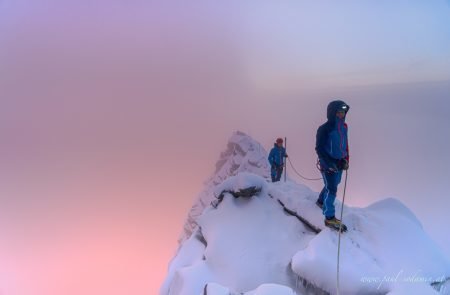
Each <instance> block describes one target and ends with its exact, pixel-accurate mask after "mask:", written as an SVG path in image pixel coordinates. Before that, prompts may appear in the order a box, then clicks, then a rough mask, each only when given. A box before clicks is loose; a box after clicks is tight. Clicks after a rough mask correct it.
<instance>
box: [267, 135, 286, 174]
mask: <svg viewBox="0 0 450 295" xmlns="http://www.w3.org/2000/svg"><path fill="white" fill-rule="evenodd" d="M284 158H287V154H286V149H285V148H284V147H283V139H282V138H277V141H276V142H275V144H274V145H273V148H272V150H271V151H270V153H269V163H270V175H271V176H272V182H277V181H280V179H281V174H282V173H283V166H284Z"/></svg>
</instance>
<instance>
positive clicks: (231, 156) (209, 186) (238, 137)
mask: <svg viewBox="0 0 450 295" xmlns="http://www.w3.org/2000/svg"><path fill="white" fill-rule="evenodd" d="M267 157H268V154H267V152H266V150H265V149H264V147H263V146H262V145H261V144H260V143H258V142H257V141H255V140H254V139H252V138H251V137H250V136H248V135H247V134H245V133H243V132H240V131H237V132H235V133H234V134H233V135H232V136H231V137H230V139H229V140H228V144H227V147H226V149H225V151H223V152H222V153H221V154H220V158H219V160H218V161H217V163H216V171H215V172H214V174H213V175H212V176H211V177H210V178H209V179H208V180H207V181H206V182H205V188H204V190H203V191H202V192H201V193H200V194H199V196H198V197H197V201H196V203H195V204H194V205H193V206H192V208H191V210H190V212H189V213H188V217H187V220H186V222H185V225H184V230H183V232H182V234H181V237H180V239H179V242H180V244H181V243H182V242H183V241H185V240H186V239H188V238H189V237H190V236H191V234H192V233H193V232H194V231H195V229H196V228H197V223H196V220H197V218H198V217H199V216H200V215H201V214H202V212H203V210H204V209H205V208H206V207H207V206H209V205H210V203H211V201H213V200H214V190H215V188H216V186H217V185H219V184H221V183H222V182H223V181H224V180H226V179H227V178H229V177H230V176H234V175H236V174H238V173H240V172H252V173H254V174H256V175H260V176H262V177H264V178H267V179H269V178H270V171H269V169H270V167H269V163H268V161H267Z"/></svg>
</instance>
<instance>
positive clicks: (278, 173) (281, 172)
mask: <svg viewBox="0 0 450 295" xmlns="http://www.w3.org/2000/svg"><path fill="white" fill-rule="evenodd" d="M282 174H283V166H281V167H279V168H278V169H277V181H280V180H281V175H282Z"/></svg>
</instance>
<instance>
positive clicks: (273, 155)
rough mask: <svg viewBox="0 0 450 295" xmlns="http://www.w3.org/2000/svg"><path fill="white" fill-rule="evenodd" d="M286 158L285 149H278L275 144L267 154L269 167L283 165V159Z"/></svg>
mask: <svg viewBox="0 0 450 295" xmlns="http://www.w3.org/2000/svg"><path fill="white" fill-rule="evenodd" d="M285 156H286V149H285V148H284V147H279V146H278V145H277V144H276V143H275V144H274V145H273V148H272V150H270V153H269V163H270V166H282V165H283V164H284V157H285Z"/></svg>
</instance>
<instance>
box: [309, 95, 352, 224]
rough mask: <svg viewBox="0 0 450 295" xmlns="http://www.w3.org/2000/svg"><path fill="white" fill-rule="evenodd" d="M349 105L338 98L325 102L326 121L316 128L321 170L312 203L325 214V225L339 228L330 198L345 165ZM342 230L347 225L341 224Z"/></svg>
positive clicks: (339, 180)
mask: <svg viewBox="0 0 450 295" xmlns="http://www.w3.org/2000/svg"><path fill="white" fill-rule="evenodd" d="M349 109H350V106H349V105H347V104H346V103H345V102H343V101H341V100H335V101H332V102H330V103H329V104H328V107H327V118H328V120H327V122H326V123H324V124H323V125H321V126H320V127H319V128H318V130H317V136H316V152H317V155H318V157H319V168H320V172H321V173H322V177H323V181H324V188H323V189H322V191H321V192H320V194H319V199H318V200H317V202H316V204H317V206H319V207H320V208H321V209H322V212H323V215H324V216H325V221H324V222H325V225H326V226H328V227H330V228H332V229H335V230H339V227H340V224H341V221H340V220H339V219H337V218H336V217H335V208H334V201H335V199H336V193H337V189H338V185H339V183H340V182H341V177H342V171H343V170H347V169H348V167H349V153H348V138H347V124H346V123H345V117H346V115H347V112H348V110H349ZM342 228H343V230H344V231H346V229H347V227H346V226H345V225H344V224H342Z"/></svg>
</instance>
